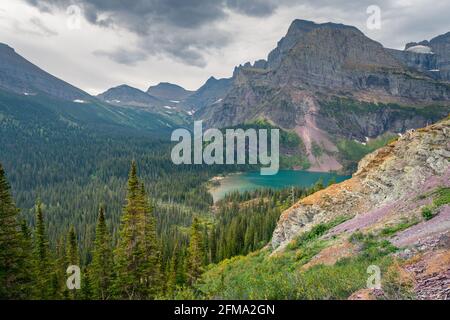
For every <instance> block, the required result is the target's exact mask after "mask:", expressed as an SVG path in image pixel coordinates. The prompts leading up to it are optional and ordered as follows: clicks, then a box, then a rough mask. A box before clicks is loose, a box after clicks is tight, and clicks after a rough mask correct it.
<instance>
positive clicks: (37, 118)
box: [0, 44, 187, 139]
mask: <svg viewBox="0 0 450 320" xmlns="http://www.w3.org/2000/svg"><path fill="white" fill-rule="evenodd" d="M119 97H120V99H122V100H124V101H127V102H128V104H129V105H121V104H120V103H114V102H111V103H108V102H106V100H108V99H111V100H113V98H119ZM100 98H102V99H103V100H104V101H101V100H102V99H98V98H96V97H93V96H90V95H89V94H88V93H86V92H84V91H83V90H80V89H78V88H76V87H74V86H73V85H71V84H69V83H67V82H64V81H63V80H60V79H58V78H56V77H54V76H52V75H51V74H49V73H47V72H46V71H44V70H42V69H40V68H39V67H37V66H35V65H34V64H32V63H30V62H29V61H27V60H26V59H25V58H23V57H22V56H20V55H18V54H17V53H16V52H15V51H14V49H12V48H11V47H9V46H7V45H5V44H0V132H1V133H2V135H3V136H2V138H5V139H6V138H7V137H8V136H10V135H13V136H16V137H19V136H20V135H21V134H25V135H38V136H39V134H41V133H42V132H45V131H47V132H52V135H55V136H64V135H65V134H67V132H71V134H76V133H75V132H76V131H79V130H87V131H89V132H96V133H100V132H101V133H104V134H116V133H122V134H124V133H126V134H133V135H134V134H139V135H141V134H146V132H148V131H151V132H152V133H154V132H155V131H158V132H161V133H164V132H167V131H168V130H171V128H173V127H175V126H179V125H183V124H185V123H186V122H187V115H186V114H181V115H179V114H176V113H174V112H169V111H165V110H164V111H163V112H161V110H157V111H154V110H151V109H142V108H130V106H134V107H136V106H138V105H144V104H146V105H147V104H148V105H154V104H156V103H159V104H160V105H162V104H163V103H162V102H160V101H159V100H158V99H156V98H154V97H151V96H150V95H148V94H146V93H145V92H142V91H139V90H137V89H134V88H131V87H127V86H121V87H118V88H114V89H111V90H109V91H108V92H106V93H104V94H103V95H102V96H101V97H100ZM165 136H166V137H167V136H168V135H167V134H165Z"/></svg>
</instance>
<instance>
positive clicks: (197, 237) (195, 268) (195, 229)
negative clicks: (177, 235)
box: [186, 217, 204, 285]
mask: <svg viewBox="0 0 450 320" xmlns="http://www.w3.org/2000/svg"><path fill="white" fill-rule="evenodd" d="M203 248H204V245H203V239H202V228H201V224H200V220H199V218H198V217H194V220H193V222H192V226H191V233H190V238H189V247H188V258H187V270H186V271H187V277H188V279H187V280H188V283H189V284H190V285H192V284H194V282H195V281H196V280H197V279H198V278H199V277H200V275H201V274H202V271H203V262H204V253H203Z"/></svg>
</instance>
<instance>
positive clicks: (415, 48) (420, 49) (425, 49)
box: [406, 45, 433, 54]
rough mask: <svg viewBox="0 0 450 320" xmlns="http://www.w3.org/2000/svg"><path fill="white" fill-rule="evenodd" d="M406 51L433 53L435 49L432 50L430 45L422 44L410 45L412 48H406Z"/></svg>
mask: <svg viewBox="0 0 450 320" xmlns="http://www.w3.org/2000/svg"><path fill="white" fill-rule="evenodd" d="M406 51H408V52H415V53H428V54H430V53H431V54H432V53H433V51H432V50H431V48H430V47H427V46H422V45H417V46H413V47H410V48H408V49H406Z"/></svg>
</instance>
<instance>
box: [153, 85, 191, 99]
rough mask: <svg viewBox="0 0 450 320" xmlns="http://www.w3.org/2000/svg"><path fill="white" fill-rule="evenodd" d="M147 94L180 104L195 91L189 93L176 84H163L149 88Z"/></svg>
mask: <svg viewBox="0 0 450 320" xmlns="http://www.w3.org/2000/svg"><path fill="white" fill-rule="evenodd" d="M147 93H148V94H149V95H152V96H154V97H156V98H158V99H163V100H169V101H177V102H178V101H181V100H184V99H186V98H187V97H188V96H190V95H191V94H192V93H193V91H188V90H186V89H184V88H183V87H180V86H179V85H176V84H172V83H168V82H161V83H159V84H157V85H156V86H151V87H150V88H148V90H147Z"/></svg>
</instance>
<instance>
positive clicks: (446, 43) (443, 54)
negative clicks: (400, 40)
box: [405, 32, 450, 81]
mask: <svg viewBox="0 0 450 320" xmlns="http://www.w3.org/2000/svg"><path fill="white" fill-rule="evenodd" d="M420 47H422V48H423V47H425V48H428V49H429V50H430V51H431V55H432V56H433V58H434V60H435V62H434V66H433V69H431V70H432V72H433V73H434V75H436V76H437V77H438V78H440V79H443V80H447V81H450V32H447V33H446V34H442V35H440V36H437V37H435V38H433V39H431V40H430V41H428V40H424V41H421V42H419V43H417V42H411V43H408V44H407V45H406V47H405V51H409V52H414V51H415V50H417V49H418V48H420Z"/></svg>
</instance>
